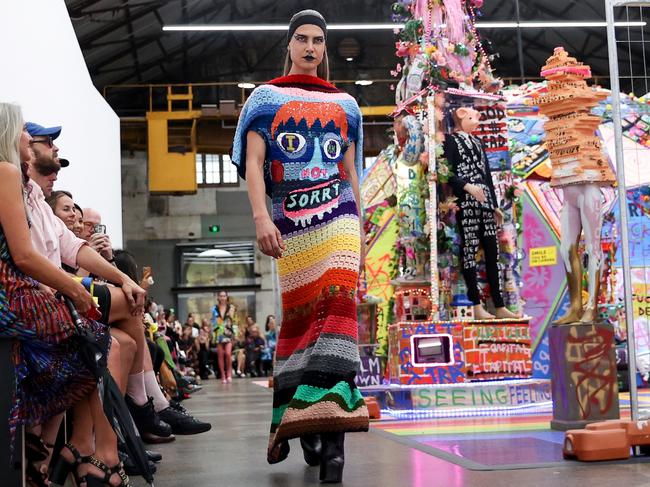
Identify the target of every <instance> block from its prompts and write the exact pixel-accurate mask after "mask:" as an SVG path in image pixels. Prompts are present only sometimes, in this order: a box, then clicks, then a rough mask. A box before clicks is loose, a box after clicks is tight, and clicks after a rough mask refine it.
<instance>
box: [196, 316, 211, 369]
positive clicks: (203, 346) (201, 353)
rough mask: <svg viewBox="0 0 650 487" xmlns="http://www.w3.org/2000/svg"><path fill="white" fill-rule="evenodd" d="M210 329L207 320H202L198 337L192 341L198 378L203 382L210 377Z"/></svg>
mask: <svg viewBox="0 0 650 487" xmlns="http://www.w3.org/2000/svg"><path fill="white" fill-rule="evenodd" d="M211 335H212V329H211V327H210V323H209V322H208V320H203V324H202V325H201V331H199V336H198V337H196V338H195V339H194V351H195V353H196V354H197V357H198V359H199V376H200V377H201V379H203V380H207V378H208V377H210V336H211Z"/></svg>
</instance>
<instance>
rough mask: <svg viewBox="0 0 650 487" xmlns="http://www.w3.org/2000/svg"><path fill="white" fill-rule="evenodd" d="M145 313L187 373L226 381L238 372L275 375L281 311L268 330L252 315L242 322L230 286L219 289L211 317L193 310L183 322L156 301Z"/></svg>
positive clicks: (268, 319)
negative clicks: (233, 301) (232, 298)
mask: <svg viewBox="0 0 650 487" xmlns="http://www.w3.org/2000/svg"><path fill="white" fill-rule="evenodd" d="M220 308H221V310H220ZM145 318H146V320H147V322H148V324H149V326H148V331H149V333H150V334H151V336H152V337H153V338H154V339H155V340H156V342H157V343H161V342H164V343H166V344H167V345H168V346H169V348H170V350H171V354H170V358H171V360H172V361H174V363H175V364H176V365H177V366H178V367H179V368H180V370H182V371H183V373H184V374H185V375H188V376H198V377H200V378H201V379H202V380H207V379H208V378H209V377H211V376H214V377H215V378H217V379H220V380H221V382H222V383H224V384H227V383H230V382H232V378H233V376H234V377H238V378H241V377H268V376H270V375H272V372H273V357H274V355H275V345H276V342H277V329H276V327H277V325H276V320H275V316H273V315H268V316H267V317H266V322H265V325H264V330H263V331H262V330H261V329H260V326H259V325H258V324H257V323H256V322H255V318H254V317H252V316H250V315H249V316H247V317H246V321H245V323H243V324H240V323H239V322H238V320H237V313H236V307H235V306H234V305H233V304H231V303H230V301H229V297H228V293H227V292H226V291H221V292H219V294H218V302H217V304H215V306H214V307H213V310H212V314H211V315H210V317H201V316H200V315H199V314H194V313H190V314H188V316H187V319H186V320H185V323H183V324H181V322H180V321H179V320H178V319H177V317H176V315H175V314H174V311H173V310H170V309H165V307H164V306H162V305H159V304H156V303H155V302H153V301H151V300H150V301H148V302H147V305H146V314H145ZM233 371H234V373H233Z"/></svg>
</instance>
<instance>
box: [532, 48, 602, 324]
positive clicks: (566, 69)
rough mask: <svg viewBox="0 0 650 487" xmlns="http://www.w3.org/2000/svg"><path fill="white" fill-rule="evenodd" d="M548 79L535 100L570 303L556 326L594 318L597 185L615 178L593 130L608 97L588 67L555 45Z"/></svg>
mask: <svg viewBox="0 0 650 487" xmlns="http://www.w3.org/2000/svg"><path fill="white" fill-rule="evenodd" d="M542 76H544V77H545V78H546V79H547V80H548V93H546V94H543V95H540V96H539V97H538V98H537V99H536V101H535V102H536V103H537V104H538V105H539V107H540V111H541V112H542V113H543V114H544V115H546V116H547V117H548V118H549V121H548V122H546V123H545V126H544V128H545V130H546V132H547V134H548V135H547V144H546V145H547V147H548V150H549V152H550V158H551V164H552V168H553V169H552V173H551V185H552V186H554V187H558V188H562V190H563V193H564V205H563V208H562V215H561V235H562V237H561V245H560V253H561V257H562V260H563V262H564V265H565V267H566V272H567V282H568V285H569V295H570V303H571V305H570V307H569V310H568V312H567V313H566V314H565V315H564V316H563V317H562V318H560V319H559V320H557V321H556V323H557V324H560V325H566V324H570V323H575V322H578V321H581V322H583V323H591V322H593V321H594V320H595V319H596V318H597V317H598V296H599V293H598V291H599V285H600V272H601V264H602V249H601V247H600V231H601V227H602V209H603V206H602V202H603V198H602V196H601V191H600V187H601V186H607V185H612V184H613V182H614V181H615V177H614V173H613V172H612V170H611V168H610V166H609V162H608V161H607V159H606V158H605V155H604V154H603V152H602V149H601V145H600V140H599V139H598V137H597V136H596V129H597V128H598V125H600V118H599V117H598V116H596V115H592V114H591V109H592V108H594V107H595V106H596V105H597V104H598V102H599V101H600V100H602V99H604V98H606V97H607V94H606V93H605V92H599V91H596V90H593V89H591V88H589V87H588V86H587V83H586V81H585V80H586V79H589V78H590V77H591V69H590V68H589V66H586V65H584V64H582V63H580V62H578V61H577V60H576V59H575V58H572V57H570V56H569V55H568V54H567V52H566V51H565V50H564V49H563V48H561V47H558V48H556V49H555V52H554V53H553V55H552V56H551V57H550V58H549V59H548V61H547V63H546V66H544V68H543V69H542ZM582 231H584V233H585V247H586V249H585V250H586V253H587V254H588V256H589V265H588V267H589V270H588V275H589V278H588V291H589V301H588V302H587V305H586V307H585V308H584V309H583V304H582V263H581V260H580V256H579V254H578V243H579V240H580V235H581V233H582Z"/></svg>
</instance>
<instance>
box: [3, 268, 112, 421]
mask: <svg viewBox="0 0 650 487" xmlns="http://www.w3.org/2000/svg"><path fill="white" fill-rule="evenodd" d="M82 319H83V318H82ZM83 321H84V325H85V326H87V327H88V328H90V329H91V330H92V332H93V333H94V334H95V335H96V336H97V337H98V339H99V340H100V342H101V343H103V344H104V346H105V349H106V350H107V351H108V348H109V345H110V335H109V334H108V330H107V328H106V327H105V326H104V325H101V324H99V323H97V322H94V321H90V320H86V319H83ZM74 334H75V327H74V325H73V321H72V318H71V316H70V313H69V312H68V310H67V308H66V306H65V304H64V303H62V302H61V301H58V300H56V299H54V298H53V297H52V296H51V295H49V294H46V293H44V292H43V291H41V290H40V289H39V288H38V283H37V282H36V281H34V280H32V279H30V278H28V277H26V276H24V275H23V274H22V273H21V272H20V271H18V270H17V269H16V268H15V267H14V266H13V264H12V263H11V262H9V261H6V260H0V337H3V338H13V339H14V344H13V357H12V358H13V362H14V367H15V378H16V384H15V393H14V404H13V408H12V412H11V417H10V427H11V430H12V433H13V432H15V429H16V427H17V426H18V425H21V424H24V425H38V424H42V423H44V422H46V421H47V420H48V419H50V418H52V417H53V416H56V415H57V414H59V413H62V412H64V411H66V410H67V409H69V408H70V407H72V406H73V405H74V404H75V403H77V402H78V401H79V400H81V399H82V398H84V397H87V396H88V395H89V394H90V393H91V392H92V390H93V389H94V388H95V386H96V383H97V381H96V379H95V377H94V375H93V374H92V373H91V372H90V370H89V369H88V368H87V367H86V365H85V364H84V362H83V361H82V360H81V357H80V355H79V351H78V345H77V343H76V341H75V340H74V338H73V336H74Z"/></svg>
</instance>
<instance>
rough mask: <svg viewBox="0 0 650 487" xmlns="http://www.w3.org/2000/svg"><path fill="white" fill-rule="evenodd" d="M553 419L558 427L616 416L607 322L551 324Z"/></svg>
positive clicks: (613, 359) (611, 345)
mask: <svg viewBox="0 0 650 487" xmlns="http://www.w3.org/2000/svg"><path fill="white" fill-rule="evenodd" d="M548 337H549V347H550V355H551V383H552V392H553V420H552V421H551V428H553V429H555V430H560V431H566V430H568V429H576V428H584V427H585V426H586V425H587V424H589V423H593V422H595V421H603V420H605V419H618V418H619V404H618V384H617V380H616V356H615V351H614V328H613V327H612V326H611V325H607V324H601V323H597V324H576V325H564V326H551V327H550V328H549V332H548Z"/></svg>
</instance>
